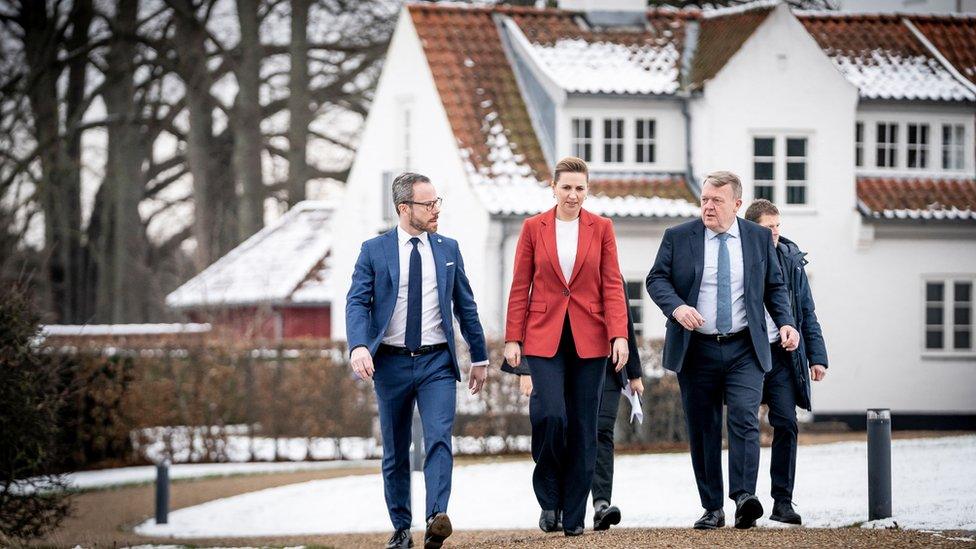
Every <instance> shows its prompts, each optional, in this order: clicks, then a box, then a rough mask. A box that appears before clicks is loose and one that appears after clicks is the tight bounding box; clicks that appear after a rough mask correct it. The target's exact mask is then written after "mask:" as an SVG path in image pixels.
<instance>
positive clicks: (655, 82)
mask: <svg viewBox="0 0 976 549" xmlns="http://www.w3.org/2000/svg"><path fill="white" fill-rule="evenodd" d="M506 26H507V27H508V29H509V32H510V33H511V35H512V36H513V38H514V39H515V40H516V41H517V42H519V43H520V44H521V45H522V47H523V49H524V50H525V51H527V52H529V55H530V56H531V57H532V59H533V61H534V62H535V64H536V65H537V66H538V67H539V68H540V69H542V71H543V72H544V73H545V74H546V75H547V76H548V77H549V78H550V79H551V80H552V81H553V82H554V83H555V84H556V85H558V86H559V87H560V88H562V89H563V90H565V91H567V92H570V93H623V94H655V95H660V94H672V93H674V92H675V91H677V89H678V86H679V83H680V75H679V67H680V61H679V60H680V57H681V55H680V52H679V51H678V48H677V47H675V44H674V43H673V42H672V41H670V40H667V39H664V38H660V39H657V40H654V41H650V40H648V41H644V42H643V43H634V42H631V43H629V44H627V43H619V42H611V41H607V40H596V41H590V40H586V39H584V38H576V37H572V38H559V39H557V40H556V41H555V42H552V43H532V42H530V41H529V40H528V38H526V36H525V34H524V33H522V31H521V30H520V29H519V27H518V25H517V24H515V23H514V22H513V21H512V20H511V19H508V20H506Z"/></svg>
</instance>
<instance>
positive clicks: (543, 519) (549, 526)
mask: <svg viewBox="0 0 976 549" xmlns="http://www.w3.org/2000/svg"><path fill="white" fill-rule="evenodd" d="M560 522H562V521H560V520H558V517H557V513H556V511H547V510H545V509H543V510H542V513H541V514H540V515H539V529H540V530H542V531H543V532H558V531H560V530H562V525H561V524H560Z"/></svg>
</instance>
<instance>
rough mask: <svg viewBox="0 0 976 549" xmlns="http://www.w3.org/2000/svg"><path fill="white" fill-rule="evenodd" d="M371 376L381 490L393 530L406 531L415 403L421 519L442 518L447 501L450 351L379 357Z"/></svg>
mask: <svg viewBox="0 0 976 549" xmlns="http://www.w3.org/2000/svg"><path fill="white" fill-rule="evenodd" d="M373 362H374V365H375V372H374V374H373V382H374V387H375V388H376V400H377V402H378V403H379V412H380V430H381V431H382V434H383V487H384V491H385V495H386V507H387V510H388V511H389V513H390V520H391V521H392V522H393V527H394V528H397V529H400V528H410V523H411V522H412V518H413V517H412V515H411V511H410V439H411V427H412V421H411V420H412V419H413V406H414V402H416V403H417V408H418V409H419V411H420V420H421V423H422V424H423V428H424V448H426V450H427V457H426V459H425V460H424V481H425V484H426V488H427V505H426V510H425V511H426V515H425V518H429V517H430V516H432V515H434V514H435V513H444V512H447V502H448V499H449V498H450V496H451V469H452V467H453V466H454V457H453V455H452V454H451V431H452V429H453V428H454V412H455V408H456V400H455V396H456V394H457V381H455V379H454V371H453V369H452V368H451V357H450V351H447V350H443V351H436V352H433V353H429V354H425V355H421V356H417V357H410V356H407V355H397V354H393V353H388V352H384V351H383V350H382V347H381V348H380V351H379V352H378V353H377V355H376V358H375V359H374V361H373Z"/></svg>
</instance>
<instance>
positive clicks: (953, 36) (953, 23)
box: [909, 15, 976, 84]
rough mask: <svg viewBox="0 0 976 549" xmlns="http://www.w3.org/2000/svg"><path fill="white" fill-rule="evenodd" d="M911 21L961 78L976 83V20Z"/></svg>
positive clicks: (937, 18) (932, 18)
mask: <svg viewBox="0 0 976 549" xmlns="http://www.w3.org/2000/svg"><path fill="white" fill-rule="evenodd" d="M909 20H910V21H911V22H912V23H913V24H914V25H915V27H916V28H917V29H918V30H919V31H921V33H922V34H923V35H925V38H926V39H927V40H928V41H929V42H931V43H932V45H934V46H935V47H936V48H938V50H939V53H941V54H942V55H944V56H945V58H946V59H947V60H948V61H949V62H950V63H952V65H953V66H954V67H955V68H956V69H957V70H958V71H959V72H960V73H962V75H963V76H964V77H966V78H968V79H969V81H970V82H972V83H974V84H976V20H974V18H972V17H940V16H924V15H913V16H911V17H909Z"/></svg>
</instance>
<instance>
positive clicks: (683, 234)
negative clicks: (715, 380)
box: [647, 218, 796, 372]
mask: <svg viewBox="0 0 976 549" xmlns="http://www.w3.org/2000/svg"><path fill="white" fill-rule="evenodd" d="M736 219H737V221H738V223H739V235H740V237H741V238H742V264H743V271H742V272H743V277H744V280H743V283H744V292H745V296H744V297H745V306H746V319H747V320H748V322H749V335H750V337H751V339H752V345H753V347H754V348H755V350H756V356H758V357H759V364H760V366H762V369H763V371H766V372H768V371H769V370H770V369H771V368H772V363H773V361H772V355H771V354H770V351H769V338H767V336H766V314H765V311H764V310H763V304H764V303H765V305H766V309H768V310H769V316H771V317H773V322H775V323H776V325H777V326H785V325H787V324H788V325H790V326H796V324H795V323H794V320H793V313H792V312H791V311H790V297H789V293H788V291H787V288H786V284H785V283H784V281H783V273H782V271H781V270H780V266H779V261H778V259H777V256H776V250H775V249H774V248H773V233H772V231H770V230H769V229H767V228H765V227H763V226H761V225H757V224H756V223H753V222H751V221H746V220H745V219H740V218H736ZM704 268H705V224H704V223H703V222H702V220H701V219H696V220H694V221H689V222H687V223H682V224H681V225H678V226H677V227H671V228H670V229H668V230H666V231H664V238H663V239H662V241H661V247H660V248H659V249H658V251H657V258H656V259H655V260H654V266H653V267H652V268H651V272H650V273H648V275H647V292H648V293H649V294H651V299H653V300H654V303H656V304H657V306H658V307H660V308H661V311H662V312H663V313H664V316H666V317H667V318H668V320H667V333H666V335H665V337H664V367H665V368H667V369H668V370H671V371H673V372H679V371H681V366H682V365H683V364H684V360H685V354H686V352H687V351H688V343H689V341H690V340H691V332H690V331H689V330H686V329H685V328H684V327H683V326H682V325H681V324H679V323H678V321H677V320H675V319H674V317H673V316H671V313H673V312H674V310H675V309H677V308H678V307H679V306H680V305H689V306H691V307H696V306H697V305H698V291H699V289H700V288H701V279H702V271H704Z"/></svg>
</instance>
